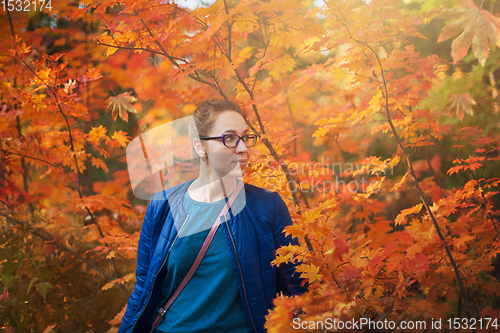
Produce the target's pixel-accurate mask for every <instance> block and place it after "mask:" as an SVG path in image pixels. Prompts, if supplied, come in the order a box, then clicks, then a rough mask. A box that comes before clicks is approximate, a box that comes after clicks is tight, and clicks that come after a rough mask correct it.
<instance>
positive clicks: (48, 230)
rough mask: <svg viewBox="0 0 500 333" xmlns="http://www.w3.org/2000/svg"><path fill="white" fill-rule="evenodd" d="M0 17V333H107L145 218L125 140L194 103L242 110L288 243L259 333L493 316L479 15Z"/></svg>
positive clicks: (262, 5) (139, 1) (439, 10)
mask: <svg viewBox="0 0 500 333" xmlns="http://www.w3.org/2000/svg"><path fill="white" fill-rule="evenodd" d="M1 23H2V24H1V25H0V29H1V36H2V38H1V40H0V43H1V48H0V75H1V76H2V80H1V85H0V113H1V122H0V133H1V135H0V160H1V163H0V223H1V227H2V233H1V234H0V253H1V256H0V260H1V262H0V267H1V271H0V276H1V283H2V290H0V310H1V311H0V327H1V329H2V330H3V331H6V332H43V331H45V332H51V331H52V332H116V330H117V328H118V327H119V324H120V320H121V316H122V315H123V311H124V310H125V308H124V306H125V304H126V301H127V298H128V296H129V294H130V292H131V291H132V288H133V285H134V282H135V275H134V269H135V265H136V262H135V255H136V249H137V242H138V238H139V232H140V227H141V223H142V219H143V216H144V213H145V209H146V206H147V201H144V200H139V199H137V198H135V197H134V196H133V194H132V189H131V186H130V182H129V176H128V173H127V165H126V158H125V148H126V146H127V144H128V143H129V142H130V140H131V139H133V138H135V137H136V136H137V135H138V134H140V133H143V132H145V131H147V130H148V129H151V128H154V127H156V126H159V125H161V124H164V123H167V122H169V121H172V120H175V119H178V118H181V117H184V116H187V115H190V114H192V112H193V111H194V109H195V107H196V105H197V104H198V103H200V102H201V101H203V100H205V99H208V98H228V99H231V100H235V101H237V102H238V103H239V104H240V105H241V106H242V107H243V108H244V109H245V110H246V111H247V113H248V114H249V118H250V122H249V124H248V125H249V127H250V128H251V131H252V132H253V133H256V134H257V135H258V136H259V138H260V139H259V143H258V144H257V146H256V147H255V148H254V156H253V160H252V163H251V166H250V167H249V168H248V172H247V175H246V176H245V177H246V181H247V182H249V183H252V184H255V185H257V186H260V187H263V188H267V189H270V190H274V191H278V192H279V193H280V194H281V195H282V196H283V197H285V198H288V200H285V201H286V202H287V203H288V206H289V210H290V213H291V215H292V218H293V220H294V225H293V226H292V227H289V228H288V229H287V231H286V232H287V233H289V234H292V235H294V236H296V237H298V238H299V239H300V242H301V245H300V246H289V247H284V248H281V249H280V250H279V253H278V256H277V258H276V260H275V264H276V265H279V264H280V263H282V262H286V261H293V260H298V261H300V262H301V265H300V266H299V271H300V272H301V274H302V276H303V277H305V278H306V279H307V280H308V282H309V284H310V285H309V292H308V293H307V294H305V295H303V296H301V297H296V298H286V297H279V298H277V299H276V300H275V305H276V306H275V308H274V309H273V310H272V311H271V312H270V314H269V316H268V321H267V323H266V327H267V329H268V331H269V332H270V333H272V332H280V333H281V332H298V331H299V332H300V331H303V332H306V331H307V332H309V331H321V330H320V329H317V328H315V327H310V328H301V329H299V330H297V329H294V327H293V326H292V320H293V318H294V315H295V316H297V313H299V314H298V318H299V319H300V321H325V320H326V319H327V318H330V319H337V320H344V321H347V320H359V319H360V318H370V319H371V320H373V321H376V320H381V321H384V320H391V321H394V322H396V323H399V322H401V321H416V320H421V321H425V322H426V323H428V326H427V330H430V323H431V322H432V320H435V319H436V318H442V319H443V321H445V320H448V319H450V318H476V319H479V318H494V319H498V321H500V299H499V292H500V258H499V256H498V253H499V252H500V221H499V213H500V210H499V209H500V201H499V199H498V188H499V186H500V178H499V177H500V173H499V171H498V170H500V163H499V159H500V145H499V143H500V134H499V133H500V131H499V128H500V114H499V111H500V107H499V102H498V84H497V80H498V79H499V78H500V71H499V67H500V65H499V60H500V49H499V47H500V7H499V6H498V4H497V3H496V2H495V1H493V0H484V1H472V0H460V1H459V0H457V1H455V2H449V3H445V2H444V1H440V0H433V1H423V0H408V1H394V0H372V1H353V0H345V1H341V0H335V1H334V0H331V1H326V3H325V5H324V6H322V7H320V6H318V5H317V4H316V3H313V1H310V0H257V1H247V0H241V1H231V0H217V1H216V2H215V3H214V4H213V5H210V6H206V7H198V8H197V9H194V10H191V9H186V8H183V7H180V6H178V5H176V4H174V3H172V2H170V1H150V0H147V1H146V0H133V1H132V0H121V1H117V0H103V1H94V0H84V1H83V2H82V3H76V2H70V1H57V2H53V3H52V8H51V9H50V10H49V9H47V8H45V9H43V10H42V11H39V10H38V11H35V10H34V8H32V9H31V11H26V12H25V11H15V10H12V11H9V10H5V9H4V11H3V12H2V15H1ZM297 309H301V311H299V312H298V311H297ZM497 324H498V325H500V322H497ZM445 325H446V324H445V322H443V326H445ZM461 327H464V326H461ZM476 327H477V328H479V326H476ZM446 328H447V326H446ZM496 328H498V326H496V327H495V326H490V327H489V328H488V329H483V331H492V332H493V331H496ZM364 331H366V330H364ZM463 331H465V329H464V330H463Z"/></svg>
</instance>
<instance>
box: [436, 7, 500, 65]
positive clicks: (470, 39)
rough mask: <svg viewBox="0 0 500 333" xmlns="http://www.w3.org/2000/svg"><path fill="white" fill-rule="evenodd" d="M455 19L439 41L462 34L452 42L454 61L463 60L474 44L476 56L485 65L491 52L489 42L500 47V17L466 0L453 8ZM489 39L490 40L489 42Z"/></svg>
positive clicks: (452, 12) (444, 29) (445, 29)
mask: <svg viewBox="0 0 500 333" xmlns="http://www.w3.org/2000/svg"><path fill="white" fill-rule="evenodd" d="M450 16H451V17H454V18H455V20H454V21H452V22H451V23H449V24H448V25H447V26H445V27H444V28H443V30H442V31H441V34H440V35H439V39H438V42H442V41H445V40H447V39H449V38H451V37H453V36H456V35H457V34H459V33H460V32H461V33H460V35H459V36H458V37H457V38H456V39H455V40H454V41H453V43H452V44H451V56H452V57H453V63H454V64H456V63H458V62H459V61H460V60H462V59H463V58H464V57H465V56H466V55H467V52H468V51H469V48H470V46H471V44H472V51H473V52H474V57H476V59H477V60H478V61H479V63H480V64H481V65H484V63H485V62H486V59H487V58H488V53H489V43H492V44H495V45H497V46H499V47H500V31H499V29H500V18H498V17H496V16H494V15H492V14H491V13H489V12H487V11H486V10H484V9H480V8H477V7H476V5H475V4H474V2H472V0H466V1H465V2H464V3H463V4H459V5H457V8H455V9H453V10H451V12H450ZM488 40H489V42H488Z"/></svg>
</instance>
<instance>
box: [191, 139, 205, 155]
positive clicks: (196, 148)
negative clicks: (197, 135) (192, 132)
mask: <svg viewBox="0 0 500 333" xmlns="http://www.w3.org/2000/svg"><path fill="white" fill-rule="evenodd" d="M193 147H194V151H195V152H196V154H198V156H200V157H202V156H205V148H203V145H202V144H201V140H200V139H194V140H193Z"/></svg>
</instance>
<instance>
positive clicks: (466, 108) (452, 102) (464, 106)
mask: <svg viewBox="0 0 500 333" xmlns="http://www.w3.org/2000/svg"><path fill="white" fill-rule="evenodd" d="M476 104H477V103H476V101H475V100H474V98H472V96H471V95H470V94H451V95H449V96H448V104H446V108H447V109H448V111H449V112H450V116H451V115H453V113H455V114H456V115H457V117H458V119H460V121H462V120H463V119H464V113H467V114H468V115H471V116H472V115H473V114H474V111H473V110H472V106H473V105H476Z"/></svg>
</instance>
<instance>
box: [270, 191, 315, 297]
mask: <svg viewBox="0 0 500 333" xmlns="http://www.w3.org/2000/svg"><path fill="white" fill-rule="evenodd" d="M273 194H274V197H275V200H274V223H273V226H274V228H273V236H274V244H275V247H276V250H277V249H278V248H280V247H281V246H285V245H299V241H298V239H297V238H292V236H291V235H288V236H285V233H284V230H283V229H284V228H285V227H286V226H289V225H292V218H291V217H290V212H289V211H288V207H287V206H286V204H285V202H284V201H283V199H282V198H281V197H280V195H279V194H278V193H276V192H274V193H273ZM297 265H298V263H286V264H281V265H279V266H278V268H277V275H276V280H277V281H276V283H277V291H278V292H280V291H281V292H283V294H284V295H285V296H294V295H300V294H303V293H304V292H306V291H307V287H306V286H301V283H302V281H303V279H301V278H300V273H298V272H296V271H295V267H296V266H297Z"/></svg>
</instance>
